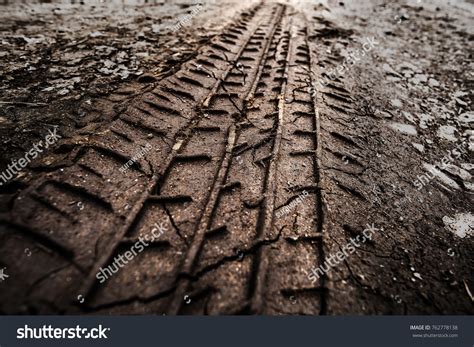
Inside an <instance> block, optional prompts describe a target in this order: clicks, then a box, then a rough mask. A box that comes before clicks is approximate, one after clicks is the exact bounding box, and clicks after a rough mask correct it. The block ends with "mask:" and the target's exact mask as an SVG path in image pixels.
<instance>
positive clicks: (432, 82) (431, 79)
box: [428, 78, 439, 87]
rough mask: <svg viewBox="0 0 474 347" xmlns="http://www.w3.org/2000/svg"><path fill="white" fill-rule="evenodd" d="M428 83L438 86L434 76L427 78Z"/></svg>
mask: <svg viewBox="0 0 474 347" xmlns="http://www.w3.org/2000/svg"><path fill="white" fill-rule="evenodd" d="M428 84H429V85H430V87H439V82H438V81H437V80H435V79H434V78H430V79H429V80H428Z"/></svg>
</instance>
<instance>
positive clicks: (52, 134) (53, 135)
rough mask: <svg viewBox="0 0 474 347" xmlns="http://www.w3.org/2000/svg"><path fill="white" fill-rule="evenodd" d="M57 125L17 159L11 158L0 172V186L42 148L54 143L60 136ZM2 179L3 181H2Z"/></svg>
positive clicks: (29, 161)
mask: <svg viewBox="0 0 474 347" xmlns="http://www.w3.org/2000/svg"><path fill="white" fill-rule="evenodd" d="M57 131H58V127H57V126H56V127H54V128H53V130H51V129H49V130H48V132H49V133H48V135H46V137H45V140H44V142H43V140H41V141H39V142H38V143H35V144H34V145H33V148H31V149H30V150H29V151H28V152H25V155H24V156H23V157H22V158H20V159H18V160H12V162H11V163H10V164H8V167H7V169H6V170H4V171H3V172H2V173H0V179H1V180H0V186H2V185H4V184H6V183H7V182H8V181H10V180H11V179H13V178H14V177H15V176H16V175H18V173H19V172H21V170H22V169H24V168H25V167H26V166H27V165H28V164H29V163H31V161H32V160H34V159H36V158H37V157H38V155H39V154H40V153H43V150H44V149H48V148H49V146H51V145H53V144H54V143H56V142H57V141H58V140H59V139H60V138H62V136H60V135H59V134H58V133H57ZM2 181H3V182H2Z"/></svg>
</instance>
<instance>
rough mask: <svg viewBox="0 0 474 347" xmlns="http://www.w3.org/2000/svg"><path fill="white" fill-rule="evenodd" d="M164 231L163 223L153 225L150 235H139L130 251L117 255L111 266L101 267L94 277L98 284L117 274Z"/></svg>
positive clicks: (165, 228)
mask: <svg viewBox="0 0 474 347" xmlns="http://www.w3.org/2000/svg"><path fill="white" fill-rule="evenodd" d="M166 231H168V226H167V225H163V223H161V224H160V225H158V224H157V223H155V224H154V228H153V229H151V232H150V234H148V235H145V236H141V235H140V236H139V237H138V241H137V242H135V243H134V244H133V245H132V247H131V248H130V250H128V251H126V252H125V253H124V254H119V255H118V256H116V257H114V261H113V262H112V264H110V265H108V266H107V267H106V268H102V267H101V268H100V270H99V272H98V273H97V274H96V276H95V277H96V278H97V279H98V280H99V282H100V283H104V282H105V281H107V280H108V279H109V278H110V277H112V276H113V274H115V273H117V272H118V271H119V270H120V269H121V268H123V267H124V266H125V265H127V264H128V263H129V262H130V261H132V260H133V259H134V258H135V257H136V256H137V255H138V254H140V253H141V252H143V251H144V250H145V248H146V247H148V246H149V245H150V243H149V242H154V241H156V240H157V239H159V238H160V237H161V235H163V234H164V233H165V232H166ZM150 236H151V237H150Z"/></svg>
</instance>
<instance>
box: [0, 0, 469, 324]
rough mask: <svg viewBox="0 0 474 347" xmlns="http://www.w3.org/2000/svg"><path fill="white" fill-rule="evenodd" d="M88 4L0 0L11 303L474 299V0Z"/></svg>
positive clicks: (379, 310) (403, 303) (247, 309)
mask: <svg viewBox="0 0 474 347" xmlns="http://www.w3.org/2000/svg"><path fill="white" fill-rule="evenodd" d="M84 2H85V4H80V3H78V4H71V3H69V2H66V1H64V2H63V3H61V2H57V3H54V2H53V3H48V4H44V3H43V4H32V2H24V3H21V4H19V3H15V4H5V5H2V3H0V8H1V9H2V10H3V11H2V12H1V13H0V18H1V20H0V42H1V45H0V91H1V92H0V141H1V143H2V146H1V149H0V169H1V172H2V173H3V175H4V176H3V177H5V178H6V177H7V175H9V174H10V171H11V170H9V169H8V165H9V164H10V163H11V162H12V160H13V159H15V160H18V159H19V158H22V157H24V156H25V153H26V152H28V151H30V150H31V148H33V146H34V145H35V144H37V143H38V142H39V141H45V137H46V136H47V134H48V131H49V130H50V129H53V128H54V127H57V129H58V132H59V134H60V135H61V139H60V140H59V141H57V143H53V144H52V145H51V147H49V148H47V149H46V150H45V151H44V152H42V153H41V155H39V156H38V158H37V159H36V158H35V159H34V160H33V161H32V162H31V163H29V164H28V166H27V167H26V168H24V169H23V170H19V171H20V172H18V173H16V174H15V175H14V178H11V179H8V180H7V179H3V181H2V178H0V183H2V182H3V184H2V185H1V186H0V194H1V198H0V230H1V231H2V233H1V234H0V240H1V241H0V269H3V271H4V273H6V274H7V275H8V276H9V277H8V278H6V279H4V280H3V281H1V282H0V292H1V293H2V297H3V296H5V297H8V298H10V300H9V301H8V302H6V303H5V302H2V303H1V304H0V311H1V312H3V313H87V314H111V313H113V314H163V313H165V314H272V315H277V314H308V315H314V314H330V315H334V314H472V313H473V311H474V310H473V290H474V272H473V269H474V267H473V265H474V264H473V258H472V254H473V251H474V247H473V246H474V244H473V239H472V236H473V234H472V231H473V227H474V217H473V215H472V213H473V212H472V210H473V209H472V207H473V202H472V193H473V190H474V186H473V180H472V169H473V163H472V150H473V142H472V141H473V138H474V133H473V129H472V124H473V121H474V114H473V110H472V102H473V94H472V84H473V72H472V71H473V69H472V67H473V61H472V40H473V26H472V23H473V17H474V4H473V3H472V2H469V1H462V0H459V1H449V2H445V1H437V0H431V1H428V0H423V1H419V0H413V1H411V0H398V1H382V0H363V1H332V0H327V1H302V0H300V1H286V2H285V1H281V2H263V3H259V2H258V1H245V2H244V1H225V2H220V1H208V2H202V3H198V2H190V1H165V2H163V1H161V2H160V1H155V2H153V1H151V2H146V3H145V2H140V1H137V2H132V1H130V2H128V3H127V2H125V3H123V2H119V1H117V2H114V1H109V2H103V3H102V2H97V3H94V2H92V1H84ZM179 23H181V24H179ZM173 26H174V27H173ZM145 104H146V105H145ZM144 105H145V106H144ZM127 163H128V164H127ZM124 165H126V167H125V169H124ZM5 173H6V174H5ZM157 224H160V225H161V231H162V233H160V237H159V240H155V239H152V242H151V245H149V246H146V247H144V250H143V251H140V252H138V253H139V254H138V255H136V256H134V257H133V260H130V263H129V264H128V263H127V265H126V266H124V267H123V268H121V270H120V271H119V272H117V273H116V274H114V275H113V276H110V278H108V279H107V281H105V283H103V282H100V283H99V278H98V277H97V274H98V273H99V272H100V271H101V270H103V269H105V268H108V269H109V268H110V267H111V266H112V267H114V266H115V267H116V266H117V263H116V261H115V259H116V258H115V257H116V256H117V255H120V254H124V253H125V252H126V251H127V250H129V249H130V247H131V246H133V245H134V244H135V242H136V241H139V240H140V239H139V236H142V235H147V234H149V232H150V230H154V229H153V228H154V226H155V225H157ZM367 230H369V231H371V233H372V234H371V237H370V239H369V238H366V237H365V235H366V234H364V232H367ZM355 239H357V240H363V241H362V242H359V243H358V244H356V245H354V243H353V242H354V240H355ZM349 244H351V245H353V246H354V252H352V251H350V250H351V249H352V248H348V245H349ZM348 249H349V251H348ZM339 258H340V259H339ZM335 259H339V260H335ZM331 262H333V265H331ZM328 264H329V265H328ZM328 266H329V267H328ZM317 269H324V271H321V272H319V275H318V276H316V275H315V273H318V272H317V271H316V270H317ZM315 277H318V278H315Z"/></svg>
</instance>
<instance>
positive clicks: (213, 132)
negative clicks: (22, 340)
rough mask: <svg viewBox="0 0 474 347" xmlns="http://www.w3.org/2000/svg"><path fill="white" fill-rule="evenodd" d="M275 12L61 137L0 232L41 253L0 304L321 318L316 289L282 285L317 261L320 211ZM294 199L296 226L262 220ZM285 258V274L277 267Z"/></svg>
mask: <svg viewBox="0 0 474 347" xmlns="http://www.w3.org/2000/svg"><path fill="white" fill-rule="evenodd" d="M288 12H289V11H288V8H286V7H284V6H281V5H272V6H269V5H268V6H258V7H256V8H254V9H252V10H250V11H248V12H247V13H244V14H243V15H242V16H241V18H239V19H238V20H237V21H236V23H235V24H234V25H232V26H230V27H229V28H227V30H225V32H224V33H223V34H222V35H220V36H219V37H218V38H216V39H214V40H213V42H211V43H210V44H209V45H206V46H205V47H202V48H201V49H200V51H199V54H198V55H197V56H196V57H195V58H194V59H192V60H191V61H189V62H187V63H186V64H185V65H184V66H183V67H182V68H181V70H180V71H179V72H177V73H176V74H174V75H172V76H170V77H168V78H166V79H164V80H163V81H162V82H160V83H159V84H158V85H157V86H156V87H155V88H154V89H153V90H150V92H148V93H146V94H144V95H142V96H141V97H139V98H137V99H136V100H134V101H133V102H132V104H131V105H130V106H128V107H127V108H126V109H125V110H124V111H123V112H121V113H119V114H117V115H116V116H114V119H113V121H112V122H111V123H110V124H105V125H103V126H101V127H99V128H98V129H97V132H96V134H97V135H95V136H89V137H87V138H84V137H83V136H81V134H78V136H77V138H74V139H73V140H70V141H67V143H65V142H63V143H61V145H60V147H59V149H58V150H57V152H64V153H67V159H64V160H63V161H62V162H61V163H57V164H56V165H55V168H54V169H51V166H50V167H49V168H42V167H37V168H36V171H38V175H37V176H38V177H37V178H36V179H35V180H34V183H32V184H31V185H30V186H29V187H27V188H26V189H24V190H23V191H22V193H21V194H20V195H19V196H18V197H16V199H15V200H14V202H13V204H12V210H11V213H10V216H11V218H8V219H4V220H3V221H2V223H4V225H6V226H7V228H8V229H9V231H10V232H11V233H14V234H15V235H18V236H17V238H15V239H12V240H11V241H10V242H12V243H15V244H16V245H15V246H14V247H15V248H17V249H18V248H19V245H18V244H23V245H24V247H27V246H28V245H29V244H30V243H31V242H39V243H40V244H42V245H44V247H46V248H47V251H46V250H45V251H41V255H40V254H37V255H36V256H35V257H36V261H35V263H36V264H37V265H35V267H31V266H28V267H25V268H24V269H17V271H24V272H25V277H24V278H23V279H22V280H23V281H24V282H23V283H22V286H21V288H22V291H21V292H18V291H17V292H16V293H15V297H16V299H15V300H14V301H13V302H10V303H9V305H15V302H16V303H18V302H27V301H29V300H31V301H32V303H34V306H37V305H38V304H40V303H44V305H45V307H41V304H40V307H37V309H38V310H39V311H40V312H43V311H50V310H52V311H55V310H59V311H61V312H74V310H75V308H74V306H73V305H72V304H73V303H74V302H77V297H79V296H80V295H81V296H82V297H83V298H85V300H86V303H85V305H81V307H82V308H83V309H84V308H85V309H86V310H92V311H98V310H100V309H107V310H118V312H129V311H130V309H131V308H128V306H130V305H131V306H130V307H134V309H133V310H136V306H137V305H138V306H142V308H141V309H142V310H143V311H142V312H149V313H161V312H163V313H165V312H166V313H169V314H178V313H210V314H216V313H245V312H249V313H251V312H252V313H270V314H272V313H278V312H280V311H281V310H282V309H286V312H288V313H291V312H292V311H293V312H294V313H296V312H298V311H304V312H305V313H308V314H318V313H320V312H324V310H325V306H324V303H325V301H324V294H325V289H324V283H323V282H321V283H320V284H318V285H317V286H314V287H312V286H308V283H307V282H308V280H307V277H306V276H305V275H304V274H301V275H300V276H294V274H295V273H298V272H301V271H300V270H299V269H300V267H301V266H302V265H303V266H307V267H310V266H312V264H314V263H315V262H318V261H321V259H322V256H323V253H322V237H323V236H322V234H321V230H320V226H321V225H322V218H323V216H322V213H321V208H320V204H321V202H320V199H321V197H320V193H319V191H318V181H317V179H315V178H317V177H318V167H317V160H316V152H317V149H318V141H317V116H316V110H315V105H314V102H313V100H312V98H311V95H310V94H308V93H307V88H308V87H310V83H311V72H310V66H311V58H310V54H309V49H308V45H307V43H306V40H307V35H306V28H305V27H304V26H303V25H302V24H298V25H291V26H290V24H291V22H292V21H294V20H295V19H294V16H292V15H289V13H288ZM299 20H301V18H299ZM303 125H305V126H303ZM147 148H150V150H147ZM140 152H142V153H143V154H144V155H143V156H142V158H140V159H138V160H137V161H136V162H135V161H134V160H132V159H133V157H134V155H135V154H136V153H140ZM127 162H128V163H129V164H132V165H130V166H129V165H127V164H126V163H127ZM132 162H133V163H132ZM282 162H285V165H284V166H282V165H281V163H282ZM124 164H125V166H124ZM53 167H54V166H53ZM41 171H48V172H43V173H41ZM286 182H289V183H290V185H287V183H286ZM281 185H283V186H284V187H285V189H278V190H277V186H281ZM303 190H306V191H307V192H309V193H310V194H309V195H308V197H307V198H306V201H305V204H304V205H305V206H304V210H305V215H306V216H305V219H306V220H307V225H306V229H307V230H306V231H304V232H299V233H295V232H294V231H292V230H291V226H290V225H291V224H292V222H291V221H290V218H291V217H288V218H287V220H285V218H284V217H281V218H280V219H278V218H276V217H275V212H277V211H278V209H279V208H282V207H284V206H285V204H288V203H289V201H291V200H292V199H294V198H295V197H296V196H297V195H298V194H300V193H301V192H302V191H303ZM71 202H73V203H71ZM74 202H78V204H76V203H74ZM318 212H319V213H318ZM288 216H291V214H288ZM156 223H158V224H160V225H162V226H163V228H164V229H165V231H164V232H163V233H162V234H161V235H160V237H157V238H156V239H154V240H150V242H149V243H150V244H149V245H148V246H147V247H146V249H145V250H144V251H143V252H142V253H140V254H139V255H137V257H136V259H134V260H133V261H132V262H131V263H130V264H128V265H127V267H126V268H124V269H122V270H121V271H120V272H118V273H117V274H116V275H115V276H113V277H111V278H110V279H108V280H107V282H105V284H103V285H102V284H99V283H98V280H97V278H96V274H97V273H98V272H99V271H100V269H101V268H106V267H107V266H108V265H110V263H111V261H113V258H114V257H115V256H117V255H118V254H121V253H122V252H125V251H126V250H127V248H130V246H131V245H133V244H135V242H136V241H138V237H139V236H140V235H142V236H143V235H147V234H149V233H150V231H151V230H152V229H153V227H154V225H156ZM20 235H21V236H20ZM30 248H33V247H32V246H30ZM294 259H301V262H302V263H299V264H297V263H295V264H294V265H299V266H298V267H295V268H294V269H293V270H291V269H290V268H288V267H282V266H280V265H279V264H282V263H291V262H292V261H293V260H294ZM303 262H306V264H304V263H303ZM24 265H28V264H24ZM36 266H37V267H38V268H36ZM40 269H41V270H40ZM28 273H29V274H28ZM298 292H301V294H303V296H304V300H302V301H301V303H300V304H299V305H296V306H295V305H294V304H293V303H292V301H290V300H289V298H290V297H292V298H294V295H295V294H296V293H298ZM58 299H59V300H58ZM51 302H55V304H54V305H53V304H51ZM48 303H49V305H51V306H47V305H48ZM53 306H54V307H53Z"/></svg>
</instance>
